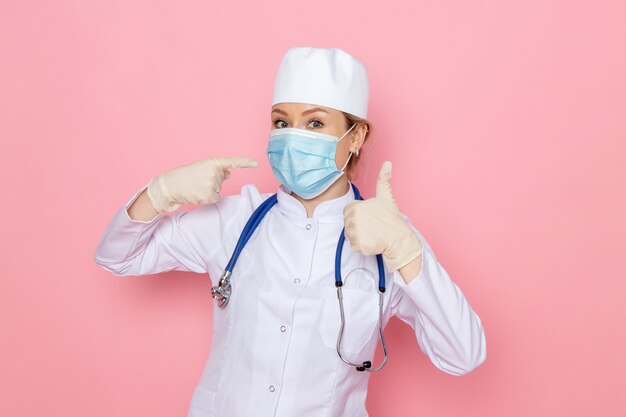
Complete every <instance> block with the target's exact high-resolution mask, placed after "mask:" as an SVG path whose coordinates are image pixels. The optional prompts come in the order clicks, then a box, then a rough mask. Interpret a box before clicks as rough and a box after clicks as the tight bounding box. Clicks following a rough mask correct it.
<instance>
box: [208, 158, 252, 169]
mask: <svg viewBox="0 0 626 417" xmlns="http://www.w3.org/2000/svg"><path fill="white" fill-rule="evenodd" d="M213 160H214V162H215V163H216V164H217V166H219V167H220V168H222V169H229V168H256V167H258V166H259V163H258V162H257V161H256V159H253V158H242V157H224V158H213Z"/></svg>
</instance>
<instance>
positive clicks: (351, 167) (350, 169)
mask: <svg viewBox="0 0 626 417" xmlns="http://www.w3.org/2000/svg"><path fill="white" fill-rule="evenodd" d="M342 113H343V115H344V117H345V118H346V129H349V128H350V127H351V126H352V125H353V124H355V123H356V124H357V126H355V130H356V128H357V127H358V125H360V124H364V125H365V127H366V129H367V130H366V132H365V138H363V145H361V148H359V156H356V154H352V157H351V158H350V161H348V166H346V175H347V177H348V180H350V181H353V180H354V179H356V169H357V165H358V163H359V160H360V159H361V158H362V157H363V147H364V146H365V144H366V143H367V139H368V138H369V136H370V134H371V132H372V124H371V123H370V122H369V121H368V120H366V119H363V118H361V117H358V116H355V115H353V114H350V113H346V112H342Z"/></svg>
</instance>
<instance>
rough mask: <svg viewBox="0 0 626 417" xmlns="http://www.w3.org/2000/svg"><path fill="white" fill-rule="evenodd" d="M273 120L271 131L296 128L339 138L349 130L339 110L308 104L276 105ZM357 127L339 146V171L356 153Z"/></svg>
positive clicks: (336, 157)
mask: <svg viewBox="0 0 626 417" xmlns="http://www.w3.org/2000/svg"><path fill="white" fill-rule="evenodd" d="M271 119H272V126H271V129H284V128H286V127H296V128H298V129H306V130H313V131H315V132H320V133H325V134H328V135H334V136H337V137H339V138H340V137H341V136H343V134H344V133H346V131H347V130H348V128H349V127H348V128H346V124H347V121H346V117H345V116H344V115H343V113H342V112H340V111H339V110H336V109H332V108H330V107H324V106H318V105H313V104H306V103H278V104H275V105H274V106H272V113H271ZM357 127H358V126H355V127H354V128H353V129H352V130H351V131H350V133H348V134H347V135H346V136H345V137H344V138H343V139H342V140H341V141H339V143H338V144H337V151H336V154H335V163H336V164H337V169H341V168H342V167H343V166H344V164H345V163H346V160H347V158H348V156H349V154H350V152H354V149H355V144H356V143H355V141H354V140H353V139H354V137H355V132H356V130H357ZM357 136H358V135H357ZM359 146H360V145H359Z"/></svg>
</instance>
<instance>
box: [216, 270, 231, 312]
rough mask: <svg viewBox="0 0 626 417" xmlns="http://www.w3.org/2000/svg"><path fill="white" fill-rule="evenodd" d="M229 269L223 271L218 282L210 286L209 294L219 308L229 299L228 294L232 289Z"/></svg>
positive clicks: (224, 305)
mask: <svg viewBox="0 0 626 417" xmlns="http://www.w3.org/2000/svg"><path fill="white" fill-rule="evenodd" d="M230 274H231V272H230V271H224V273H223V274H222V276H221V277H220V280H219V282H218V284H217V285H216V286H214V287H211V296H212V297H213V299H214V300H217V305H218V307H219V308H224V307H226V304H228V302H229V301H230V294H231V293H232V291H233V286H232V284H231V283H230Z"/></svg>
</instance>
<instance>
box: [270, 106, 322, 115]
mask: <svg viewBox="0 0 626 417" xmlns="http://www.w3.org/2000/svg"><path fill="white" fill-rule="evenodd" d="M316 111H323V112H324V113H328V112H327V111H326V110H324V109H323V108H321V107H313V108H312V109H309V110H306V111H303V112H302V115H303V116H304V115H305V114H309V113H313V112H316ZM272 113H280V114H284V115H285V116H288V114H287V112H285V111H283V110H281V109H274V110H272Z"/></svg>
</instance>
